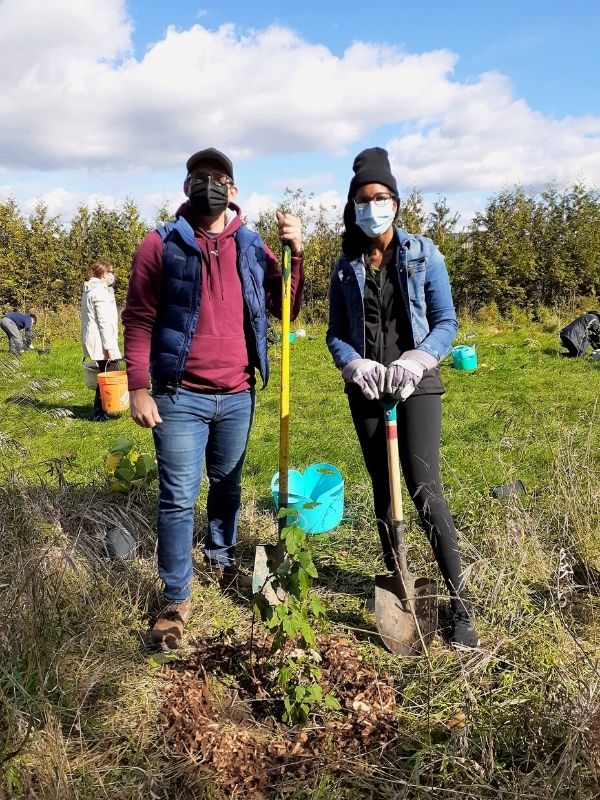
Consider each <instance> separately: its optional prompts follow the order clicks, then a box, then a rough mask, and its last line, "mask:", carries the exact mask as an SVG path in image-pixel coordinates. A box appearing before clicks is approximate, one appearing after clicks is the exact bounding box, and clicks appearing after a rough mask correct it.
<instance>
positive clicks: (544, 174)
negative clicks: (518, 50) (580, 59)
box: [387, 73, 600, 192]
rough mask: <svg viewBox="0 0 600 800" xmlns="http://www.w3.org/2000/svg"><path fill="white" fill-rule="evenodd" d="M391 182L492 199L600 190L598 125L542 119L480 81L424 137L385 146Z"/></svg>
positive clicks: (597, 121)
mask: <svg viewBox="0 0 600 800" xmlns="http://www.w3.org/2000/svg"><path fill="white" fill-rule="evenodd" d="M387 148H388V150H389V153H390V160H391V163H392V167H393V169H394V171H395V174H396V177H397V179H398V180H399V181H401V183H402V184H404V185H415V186H418V187H419V188H420V189H422V190H423V191H428V190H429V191H440V190H441V188H442V187H444V191H446V192H454V191H465V190H480V191H481V190H488V191H497V190H498V189H501V188H502V187H504V186H512V185H514V184H516V183H521V184H524V185H527V186H528V187H531V188H533V189H539V188H541V187H542V186H543V185H545V184H547V183H548V182H549V181H551V180H557V181H559V182H562V183H568V182H571V181H574V180H578V179H580V178H581V179H586V180H587V181H588V182H590V183H592V184H595V185H598V184H599V183H600V117H594V116H591V115H590V116H586V117H579V118H574V117H567V118H565V119H562V120H555V119H551V118H549V117H544V116H543V115H542V114H539V113H537V112H535V111H533V110H532V109H530V108H529V107H528V106H527V104H526V103H525V102H524V101H523V100H520V99H515V98H514V97H513V96H512V92H511V87H510V84H509V82H508V80H507V79H506V78H505V77H504V76H502V75H499V74H497V73H486V74H484V75H482V76H481V77H480V79H479V81H478V82H477V83H476V84H474V85H471V86H464V87H462V88H461V90H460V92H459V93H458V94H457V97H456V100H455V103H454V104H453V106H452V108H450V109H447V110H445V112H444V114H443V115H442V114H440V115H439V118H438V120H437V121H436V122H435V123H434V124H433V125H431V126H430V127H428V128H427V129H424V130H421V131H416V132H412V133H409V134H406V135H404V136H399V137H396V138H394V139H391V140H390V141H389V142H388V143H387Z"/></svg>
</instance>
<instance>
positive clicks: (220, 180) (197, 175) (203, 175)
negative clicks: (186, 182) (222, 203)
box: [190, 172, 233, 186]
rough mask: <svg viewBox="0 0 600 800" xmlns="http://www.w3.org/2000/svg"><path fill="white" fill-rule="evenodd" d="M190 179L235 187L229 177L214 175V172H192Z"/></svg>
mask: <svg viewBox="0 0 600 800" xmlns="http://www.w3.org/2000/svg"><path fill="white" fill-rule="evenodd" d="M190 179H191V180H193V181H211V182H212V183H216V184H217V185H218V186H233V181H232V180H231V178H230V177H229V176H228V175H219V174H213V173H212V172H192V173H191V175H190Z"/></svg>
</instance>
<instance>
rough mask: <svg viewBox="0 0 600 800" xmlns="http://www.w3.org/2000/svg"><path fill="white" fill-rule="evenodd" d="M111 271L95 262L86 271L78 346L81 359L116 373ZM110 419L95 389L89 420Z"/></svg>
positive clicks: (107, 265) (116, 321)
mask: <svg viewBox="0 0 600 800" xmlns="http://www.w3.org/2000/svg"><path fill="white" fill-rule="evenodd" d="M114 282H115V272H114V267H113V265H112V264H110V263H109V262H108V261H102V260H101V259H98V261H94V263H93V264H92V265H91V266H90V267H89V268H88V270H87V280H86V281H85V283H84V284H83V293H82V295H81V346H82V347H83V355H84V357H85V356H87V357H88V358H91V359H92V361H96V363H97V364H98V367H99V368H100V372H104V370H106V369H107V367H108V369H111V367H112V368H113V369H116V368H117V367H116V365H111V364H109V362H111V361H116V360H117V359H119V358H121V351H120V350H119V342H118V336H119V331H118V326H119V315H118V313H117V304H116V302H115V293H114V291H113V289H112V286H113V284H114ZM108 419H110V417H109V415H108V414H106V413H105V411H104V409H103V408H102V400H101V398H100V387H97V388H96V397H95V399H94V410H93V413H92V420H93V421H94V422H106V420H108Z"/></svg>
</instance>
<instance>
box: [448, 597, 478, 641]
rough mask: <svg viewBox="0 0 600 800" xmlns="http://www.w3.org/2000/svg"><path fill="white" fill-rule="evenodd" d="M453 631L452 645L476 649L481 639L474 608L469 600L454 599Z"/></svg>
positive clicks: (452, 603) (451, 635) (452, 604)
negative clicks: (474, 616)
mask: <svg viewBox="0 0 600 800" xmlns="http://www.w3.org/2000/svg"><path fill="white" fill-rule="evenodd" d="M450 605H451V607H452V633H451V634H450V647H454V648H455V649H456V650H475V649H476V648H478V647H479V645H480V641H479V636H478V634H477V629H476V628H475V620H474V618H473V609H472V608H471V604H470V603H469V601H468V600H452V602H451V604H450Z"/></svg>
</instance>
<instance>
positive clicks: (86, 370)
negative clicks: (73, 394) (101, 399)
mask: <svg viewBox="0 0 600 800" xmlns="http://www.w3.org/2000/svg"><path fill="white" fill-rule="evenodd" d="M81 369H82V370H83V382H84V384H85V386H86V388H88V389H90V391H92V392H95V391H96V386H98V373H99V372H100V367H99V366H98V364H96V362H95V361H84V362H82V364H81Z"/></svg>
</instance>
